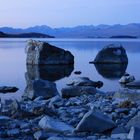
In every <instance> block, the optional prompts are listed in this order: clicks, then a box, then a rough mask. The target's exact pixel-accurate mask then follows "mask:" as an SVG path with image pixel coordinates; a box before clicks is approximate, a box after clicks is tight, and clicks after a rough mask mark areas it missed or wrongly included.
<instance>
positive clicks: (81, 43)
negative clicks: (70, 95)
mask: <svg viewBox="0 0 140 140" xmlns="http://www.w3.org/2000/svg"><path fill="white" fill-rule="evenodd" d="M27 40H28V39H0V64H1V68H0V86H16V87H18V88H19V91H17V92H16V93H9V94H2V93H0V98H2V99H11V98H12V99H13V98H16V99H21V96H22V94H23V93H24V90H25V87H26V80H25V73H26V72H27V71H28V72H30V71H32V68H30V67H28V68H27V67H26V54H25V47H26V41H27ZM39 40H43V41H47V42H49V43H50V44H53V45H55V46H57V47H61V48H63V49H66V50H69V51H71V52H72V54H73V55H74V56H75V64H74V67H54V68H52V67H46V68H44V69H43V70H42V71H41V72H42V73H41V74H40V75H41V76H42V77H44V78H45V79H48V80H51V81H54V82H55V83H56V84H57V88H58V90H59V91H60V89H61V88H62V87H64V86H65V84H66V82H67V81H69V80H70V79H72V78H75V77H78V76H79V75H75V74H74V71H77V70H78V71H79V70H80V71H81V72H82V74H81V75H80V76H84V77H89V78H90V79H92V80H94V81H98V80H101V81H103V82H104V86H103V87H102V88H101V90H103V91H115V90H118V89H119V88H121V86H120V85H119V83H118V79H119V78H120V77H121V75H122V74H124V72H125V71H126V72H128V73H130V74H132V75H134V76H135V77H136V79H140V40H139V39H120V40H118V39H39ZM112 43H117V44H118V43H119V44H122V45H123V46H124V48H125V49H126V51H127V55H128V58H129V63H128V65H127V66H126V65H123V66H122V65H115V66H113V65H109V66H106V65H102V66H101V65H97V66H94V64H89V61H92V60H94V58H95V57H96V55H97V53H98V51H99V50H100V49H102V48H103V47H104V46H106V45H108V44H112Z"/></svg>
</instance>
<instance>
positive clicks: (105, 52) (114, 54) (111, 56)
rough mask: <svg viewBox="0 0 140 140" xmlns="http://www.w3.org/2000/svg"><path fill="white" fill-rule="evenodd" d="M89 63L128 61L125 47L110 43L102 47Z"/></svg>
mask: <svg viewBox="0 0 140 140" xmlns="http://www.w3.org/2000/svg"><path fill="white" fill-rule="evenodd" d="M90 63H95V64H100V63H105V64H106V63H107V64H110V63H111V64H112V63H113V64H120V63H128V57H127V54H126V51H125V49H124V48H123V47H122V46H121V45H115V44H110V45H108V46H107V47H105V48H103V49H102V50H101V51H99V53H98V54H97V56H96V58H95V59H94V61H93V62H90Z"/></svg>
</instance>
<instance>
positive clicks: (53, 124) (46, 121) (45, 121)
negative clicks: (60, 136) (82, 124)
mask: <svg viewBox="0 0 140 140" xmlns="http://www.w3.org/2000/svg"><path fill="white" fill-rule="evenodd" d="M39 126H40V127H41V128H42V129H44V130H47V131H48V132H58V133H65V132H72V131H73V127H72V126H70V125H67V124H66V123H64V122H62V121H60V120H58V119H53V118H51V117H49V116H45V117H43V118H42V119H41V120H40V121H39Z"/></svg>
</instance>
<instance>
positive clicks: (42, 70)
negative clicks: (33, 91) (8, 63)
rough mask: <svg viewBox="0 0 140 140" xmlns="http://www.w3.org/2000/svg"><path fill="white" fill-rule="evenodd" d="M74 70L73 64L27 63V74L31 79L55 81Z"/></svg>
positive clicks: (67, 75)
mask: <svg viewBox="0 0 140 140" xmlns="http://www.w3.org/2000/svg"><path fill="white" fill-rule="evenodd" d="M73 70H74V65H54V66H53V65H46V66H45V65H44V66H37V65H34V66H33V65H27V75H28V77H29V78H30V79H31V80H35V79H41V80H48V81H53V82H54V81H57V80H60V79H62V78H64V77H69V76H70V75H71V73H72V71H73Z"/></svg>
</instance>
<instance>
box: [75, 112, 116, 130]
mask: <svg viewBox="0 0 140 140" xmlns="http://www.w3.org/2000/svg"><path fill="white" fill-rule="evenodd" d="M114 127H115V123H114V122H113V121H112V120H111V119H110V118H109V117H108V116H107V115H105V114H103V113H102V112H99V111H95V110H91V111H89V112H88V113H86V114H85V115H84V117H83V119H82V120H81V121H80V122H79V124H78V125H77V127H76V129H75V131H76V132H93V133H101V132H104V131H106V130H109V129H112V128H114Z"/></svg>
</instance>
